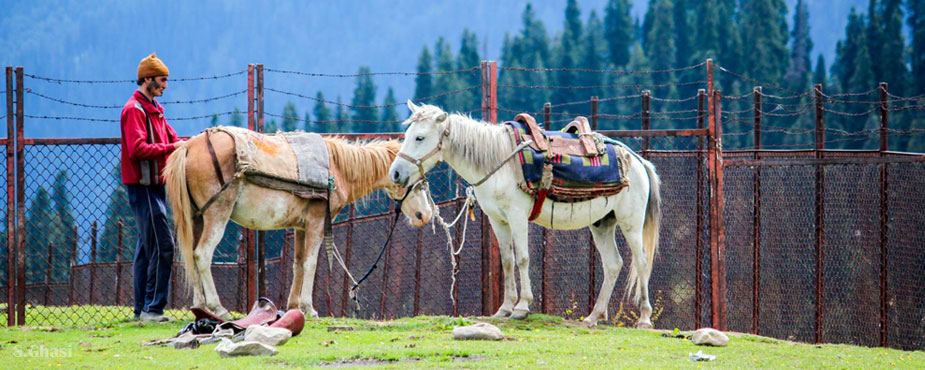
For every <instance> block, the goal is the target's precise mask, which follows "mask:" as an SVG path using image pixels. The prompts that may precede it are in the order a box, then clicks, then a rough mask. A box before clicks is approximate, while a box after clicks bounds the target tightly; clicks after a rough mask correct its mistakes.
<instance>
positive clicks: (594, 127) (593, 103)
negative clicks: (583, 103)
mask: <svg viewBox="0 0 925 370" xmlns="http://www.w3.org/2000/svg"><path fill="white" fill-rule="evenodd" d="M598 102H599V100H598V98H597V97H596V96H592V97H591V130H592V131H597V105H598Z"/></svg>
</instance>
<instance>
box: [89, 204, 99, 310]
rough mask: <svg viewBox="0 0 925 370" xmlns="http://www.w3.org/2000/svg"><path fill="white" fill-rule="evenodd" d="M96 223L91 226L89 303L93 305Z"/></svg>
mask: <svg viewBox="0 0 925 370" xmlns="http://www.w3.org/2000/svg"><path fill="white" fill-rule="evenodd" d="M96 232H97V227H96V221H93V225H91V226H90V291H89V292H90V298H89V300H88V302H89V303H90V304H91V305H92V304H93V292H95V291H96V269H97V266H96V242H97V239H96Z"/></svg>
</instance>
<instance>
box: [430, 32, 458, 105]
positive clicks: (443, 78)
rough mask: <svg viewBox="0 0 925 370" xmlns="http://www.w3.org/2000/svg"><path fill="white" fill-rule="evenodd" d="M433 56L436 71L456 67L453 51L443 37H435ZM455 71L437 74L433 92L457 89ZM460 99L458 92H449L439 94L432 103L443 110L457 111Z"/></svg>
mask: <svg viewBox="0 0 925 370" xmlns="http://www.w3.org/2000/svg"><path fill="white" fill-rule="evenodd" d="M434 56H435V57H436V58H437V71H438V72H447V71H452V70H453V69H455V67H456V63H454V59H455V58H454V57H453V51H452V50H451V49H450V43H449V42H447V41H446V39H444V38H443V37H440V38H438V39H437V44H436V45H434ZM457 77H458V76H456V74H455V73H448V74H441V75H437V78H436V79H435V81H434V93H436V94H442V93H448V92H450V91H455V90H458V89H459V87H460V86H459V80H458V78H457ZM461 103H462V99H461V97H460V95H459V94H450V95H444V96H440V97H438V98H436V99H434V100H433V104H434V105H436V106H438V107H440V108H442V109H443V110H444V111H447V112H452V111H458V110H459V109H460V105H461Z"/></svg>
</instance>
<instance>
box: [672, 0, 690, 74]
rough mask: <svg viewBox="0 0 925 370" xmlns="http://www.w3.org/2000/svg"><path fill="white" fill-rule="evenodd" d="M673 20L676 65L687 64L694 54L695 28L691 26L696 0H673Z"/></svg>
mask: <svg viewBox="0 0 925 370" xmlns="http://www.w3.org/2000/svg"><path fill="white" fill-rule="evenodd" d="M673 1H674V7H673V8H672V22H673V23H674V45H675V57H674V60H675V63H676V64H675V65H674V67H682V66H686V65H688V64H689V63H690V59H691V57H692V56H693V54H694V42H693V41H694V40H693V36H694V32H693V31H694V30H693V29H692V28H691V17H690V14H691V13H692V8H693V6H692V4H693V1H694V0H673Z"/></svg>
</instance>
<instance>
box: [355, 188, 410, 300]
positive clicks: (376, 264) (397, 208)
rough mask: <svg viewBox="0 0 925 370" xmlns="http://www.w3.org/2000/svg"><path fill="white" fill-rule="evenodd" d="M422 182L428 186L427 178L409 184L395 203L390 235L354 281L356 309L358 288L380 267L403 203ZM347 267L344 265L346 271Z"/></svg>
mask: <svg viewBox="0 0 925 370" xmlns="http://www.w3.org/2000/svg"><path fill="white" fill-rule="evenodd" d="M422 183H423V184H425V186H426V183H427V182H426V181H425V180H422V181H418V182H416V183H414V184H412V185H411V186H409V187H408V191H406V192H405V195H404V196H403V197H401V199H399V200H398V202H397V203H396V204H395V217H394V218H392V224H391V225H390V226H389V236H388V237H386V238H385V243H382V247H381V248H379V255H378V256H376V261H375V262H373V264H372V266H369V269H368V270H366V273H364V274H363V277H361V278H360V280H357V281H356V282H355V283H353V287H352V288H350V295H351V296H352V299H353V302H354V303H355V304H356V308H355V310H356V311H359V310H360V301H359V300H358V299H357V294H356V292H357V289H359V288H360V284H362V283H363V281H365V280H366V279H367V278H368V277H369V275H370V274H372V273H373V271H375V270H376V268H377V267H379V260H381V259H382V255H383V254H385V249H386V248H387V247H388V246H389V244H390V242H391V241H392V232H394V231H395V225H396V224H397V223H398V218H399V217H400V216H401V205H402V203H403V202H404V201H405V199H407V198H408V195H410V194H411V192H412V191H414V188H415V187H416V186H418V184H422ZM346 269H347V267H346V266H344V270H345V271H346ZM348 273H349V272H348Z"/></svg>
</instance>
